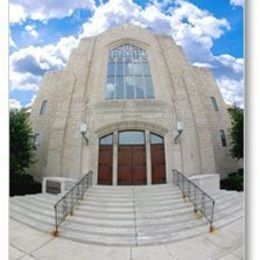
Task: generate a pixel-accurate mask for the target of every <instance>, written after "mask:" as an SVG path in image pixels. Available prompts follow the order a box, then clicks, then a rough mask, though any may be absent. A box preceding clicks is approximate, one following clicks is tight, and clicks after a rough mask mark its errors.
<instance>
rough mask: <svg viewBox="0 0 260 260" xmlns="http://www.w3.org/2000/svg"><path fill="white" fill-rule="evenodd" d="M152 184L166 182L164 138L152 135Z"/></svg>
mask: <svg viewBox="0 0 260 260" xmlns="http://www.w3.org/2000/svg"><path fill="white" fill-rule="evenodd" d="M150 144H151V161H152V184H159V183H165V182H166V174H165V153H164V139H163V137H162V136H159V135H156V134H153V133H150Z"/></svg>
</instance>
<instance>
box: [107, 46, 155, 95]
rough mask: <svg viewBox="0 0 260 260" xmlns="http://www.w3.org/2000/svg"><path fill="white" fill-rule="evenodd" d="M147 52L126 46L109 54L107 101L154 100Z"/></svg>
mask: <svg viewBox="0 0 260 260" xmlns="http://www.w3.org/2000/svg"><path fill="white" fill-rule="evenodd" d="M153 98H154V91H153V83H152V78H151V72H150V67H149V63H148V59H147V54H146V51H145V50H143V49H141V48H139V47H136V46H134V45H131V44H124V45H121V46H119V47H118V48H116V49H113V50H111V51H110V52H109V58H108V64H107V82H106V99H153Z"/></svg>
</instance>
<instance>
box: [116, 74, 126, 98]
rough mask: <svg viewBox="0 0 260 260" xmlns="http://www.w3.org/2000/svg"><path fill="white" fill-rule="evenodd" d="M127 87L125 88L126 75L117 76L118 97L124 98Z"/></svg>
mask: <svg viewBox="0 0 260 260" xmlns="http://www.w3.org/2000/svg"><path fill="white" fill-rule="evenodd" d="M124 96H125V88H124V77H123V76H117V77H116V99H124Z"/></svg>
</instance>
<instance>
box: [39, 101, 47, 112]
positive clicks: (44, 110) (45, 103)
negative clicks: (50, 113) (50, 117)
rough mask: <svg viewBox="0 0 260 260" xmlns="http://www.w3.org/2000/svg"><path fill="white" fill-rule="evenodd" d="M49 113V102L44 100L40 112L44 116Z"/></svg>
mask: <svg viewBox="0 0 260 260" xmlns="http://www.w3.org/2000/svg"><path fill="white" fill-rule="evenodd" d="M46 111H47V100H44V101H43V102H42V106H41V110H40V115H44V114H45V113H46Z"/></svg>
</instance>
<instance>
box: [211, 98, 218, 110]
mask: <svg viewBox="0 0 260 260" xmlns="http://www.w3.org/2000/svg"><path fill="white" fill-rule="evenodd" d="M210 100H211V104H212V107H213V108H214V110H215V111H218V104H217V101H216V99H215V98H214V97H210Z"/></svg>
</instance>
